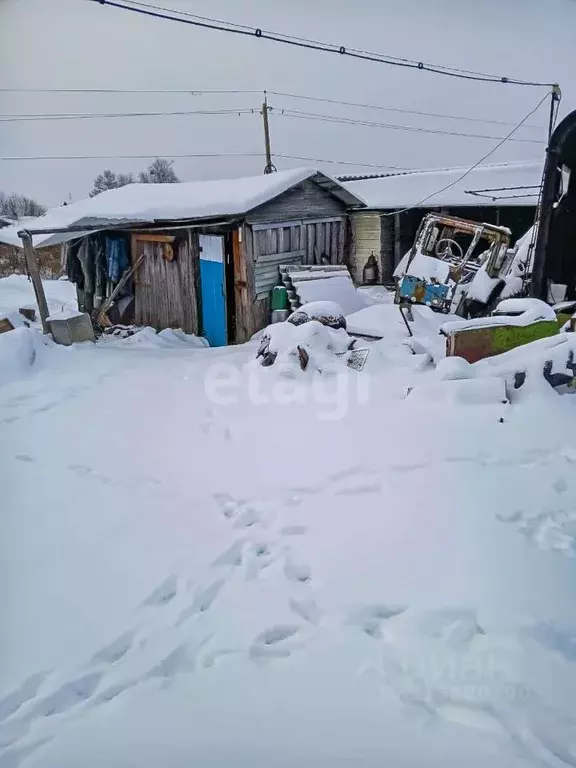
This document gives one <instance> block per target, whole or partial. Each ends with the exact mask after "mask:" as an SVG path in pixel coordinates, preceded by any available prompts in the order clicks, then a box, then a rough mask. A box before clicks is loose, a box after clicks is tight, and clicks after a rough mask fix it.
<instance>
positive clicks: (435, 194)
mask: <svg viewBox="0 0 576 768" xmlns="http://www.w3.org/2000/svg"><path fill="white" fill-rule="evenodd" d="M554 93H555V91H554V90H553V91H552V95H554ZM550 95H551V94H550V93H547V94H546V95H545V96H543V97H542V99H540V101H539V102H538V104H536V106H535V107H534V108H533V109H531V110H530V112H528V114H527V115H526V116H525V117H523V118H522V120H521V121H520V122H519V123H518V125H516V126H515V127H514V128H513V129H512V130H511V131H510V133H508V134H507V135H506V136H504V138H503V139H501V140H500V141H499V142H498V144H496V145H495V146H494V147H492V149H491V150H490V151H489V152H487V153H486V154H485V155H483V156H482V157H481V158H480V160H478V162H476V163H474V165H472V166H470V168H467V169H466V170H465V171H464V173H462V174H461V175H460V176H458V178H457V179H454V181H451V182H450V183H449V184H446V186H444V187H442V188H441V189H438V190H436V192H432V193H430V194H429V195H426V197H423V198H422V200H420V201H419V202H417V203H416V204H415V205H411V206H409V207H407V208H402V209H401V210H397V211H394V212H393V213H384V214H382V215H383V216H387V217H388V216H395V215H396V214H398V213H406V212H407V211H412V210H414V209H415V208H421V207H422V205H423V204H424V203H426V202H428V200H430V199H432V198H433V197H436V196H437V195H441V194H442V193H443V192H446V191H447V190H449V189H451V188H452V187H454V186H456V184H459V183H460V182H461V181H462V180H463V179H465V178H466V177H467V176H468V175H469V174H471V173H472V171H474V170H476V168H478V167H479V166H480V165H482V163H483V162H484V161H485V160H488V158H489V157H491V156H492V155H493V154H494V153H495V152H496V151H497V150H498V149H500V147H501V146H502V145H503V144H505V143H506V142H507V141H510V139H511V138H512V136H513V135H514V134H515V133H516V131H518V130H520V128H521V127H522V126H523V125H524V123H526V121H527V120H529V119H530V118H531V117H532V115H533V114H534V113H535V112H537V111H538V110H539V109H540V107H541V106H542V104H544V102H545V101H546V99H547V98H548V97H549V96H550Z"/></svg>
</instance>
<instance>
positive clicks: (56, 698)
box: [30, 672, 102, 718]
mask: <svg viewBox="0 0 576 768" xmlns="http://www.w3.org/2000/svg"><path fill="white" fill-rule="evenodd" d="M101 679H102V674H101V673H100V672H91V673H90V674H88V675H84V677H80V678H78V679H77V680H72V681H71V682H69V683H65V684H64V685H62V686H61V687H60V688H58V689H57V690H56V691H54V693H51V694H50V695H49V696H46V697H45V698H43V699H40V701H38V703H37V704H36V706H35V707H34V708H33V709H32V711H31V713H30V718H35V717H50V716H51V715H59V714H61V713H62V712H68V710H70V709H72V708H73V707H75V706H77V705H78V704H81V703H82V702H84V701H86V700H87V699H89V698H90V697H91V696H92V694H93V693H94V691H95V690H96V688H97V687H98V685H99V683H100V680H101Z"/></svg>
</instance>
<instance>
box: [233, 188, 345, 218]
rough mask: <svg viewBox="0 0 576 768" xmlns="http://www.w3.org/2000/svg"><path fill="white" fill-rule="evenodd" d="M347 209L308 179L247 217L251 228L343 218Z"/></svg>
mask: <svg viewBox="0 0 576 768" xmlns="http://www.w3.org/2000/svg"><path fill="white" fill-rule="evenodd" d="M345 213H346V206H345V205H344V203H341V202H340V200H338V198H336V197H334V196H333V195H331V194H330V193H329V192H327V191H326V190H324V189H322V188H321V187H319V186H318V184H314V182H313V181H310V180H309V179H307V180H306V181H303V182H302V183H301V184H297V185H296V186H295V187H293V188H292V189H289V190H288V191H287V192H283V193H282V194H281V195H278V197H276V198H275V199H274V200H270V201H269V202H268V203H264V205H261V206H259V207H258V208H255V209H254V210H253V211H251V212H250V213H249V214H248V215H247V216H246V221H247V222H248V223H249V224H268V223H273V222H276V221H289V220H290V219H319V218H323V217H325V218H329V217H331V216H342V215H344V214H345Z"/></svg>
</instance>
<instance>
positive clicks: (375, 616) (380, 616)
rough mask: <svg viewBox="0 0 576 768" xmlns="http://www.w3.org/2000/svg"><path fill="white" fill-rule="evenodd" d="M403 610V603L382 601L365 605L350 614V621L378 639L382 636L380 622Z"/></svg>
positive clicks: (404, 608) (404, 607)
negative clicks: (394, 603) (392, 603)
mask: <svg viewBox="0 0 576 768" xmlns="http://www.w3.org/2000/svg"><path fill="white" fill-rule="evenodd" d="M405 610H406V606H405V605H386V604H384V603H380V604H377V605H366V606H364V607H362V608H360V610H358V611H355V612H354V613H353V614H352V616H351V618H350V623H351V624H356V625H357V626H359V627H360V629H361V630H362V631H363V632H365V633H366V634H367V635H369V636H370V637H373V638H374V639H375V640H379V639H381V638H382V637H383V628H382V624H383V623H384V622H386V621H388V620H389V619H392V618H394V616H399V615H400V614H401V613H404V611H405Z"/></svg>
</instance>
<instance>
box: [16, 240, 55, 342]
mask: <svg viewBox="0 0 576 768" xmlns="http://www.w3.org/2000/svg"><path fill="white" fill-rule="evenodd" d="M21 238H22V244H23V246H24V256H25V257H26V266H27V268H28V274H29V275H30V278H31V280H32V286H33V287H34V294H35V295H36V301H37V303H38V309H39V311H40V320H41V321H42V331H43V332H44V333H49V332H50V329H49V328H48V322H47V320H48V315H49V312H48V303H47V302H46V294H45V293H44V286H43V285H42V279H41V277H40V270H39V269H38V262H37V261H36V255H35V253H34V245H33V244H32V235H31V234H30V233H29V232H27V231H24V232H22V233H21Z"/></svg>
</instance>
